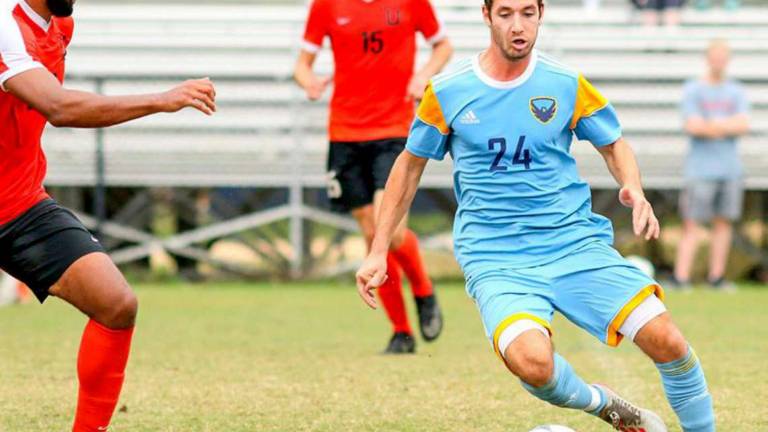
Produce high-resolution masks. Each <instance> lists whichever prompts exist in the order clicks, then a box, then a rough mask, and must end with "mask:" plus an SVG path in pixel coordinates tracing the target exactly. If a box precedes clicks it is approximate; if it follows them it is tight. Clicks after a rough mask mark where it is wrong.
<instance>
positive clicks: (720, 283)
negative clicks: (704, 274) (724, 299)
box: [707, 276, 738, 293]
mask: <svg viewBox="0 0 768 432" xmlns="http://www.w3.org/2000/svg"><path fill="white" fill-rule="evenodd" d="M707 282H709V286H710V287H712V289H714V290H715V291H720V292H725V293H735V292H736V291H738V288H736V284H734V283H733V282H731V281H729V280H726V279H725V277H723V276H721V277H719V278H717V279H714V280H713V279H710V280H708V281H707Z"/></svg>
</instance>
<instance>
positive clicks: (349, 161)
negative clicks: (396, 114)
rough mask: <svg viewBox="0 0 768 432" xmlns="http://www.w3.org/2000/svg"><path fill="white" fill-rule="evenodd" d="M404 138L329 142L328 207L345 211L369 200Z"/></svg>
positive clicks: (384, 179) (383, 181) (383, 182)
mask: <svg viewBox="0 0 768 432" xmlns="http://www.w3.org/2000/svg"><path fill="white" fill-rule="evenodd" d="M405 142H406V138H390V139H383V140H376V141H362V142H331V148H330V151H329V152H328V198H330V200H331V209H332V210H333V211H335V212H340V213H347V212H349V211H350V210H354V209H357V208H360V207H364V206H366V205H368V204H371V203H373V195H374V194H375V193H376V191H377V190H379V189H384V186H385V185H386V184H387V178H389V171H390V170H392V165H394V164H395V159H397V157H398V156H399V155H400V153H402V152H403V150H404V149H405Z"/></svg>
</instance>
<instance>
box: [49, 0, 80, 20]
mask: <svg viewBox="0 0 768 432" xmlns="http://www.w3.org/2000/svg"><path fill="white" fill-rule="evenodd" d="M45 5H46V6H48V10H49V11H51V15H53V16H55V17H60V18H65V17H68V16H72V12H73V9H74V5H75V0H45Z"/></svg>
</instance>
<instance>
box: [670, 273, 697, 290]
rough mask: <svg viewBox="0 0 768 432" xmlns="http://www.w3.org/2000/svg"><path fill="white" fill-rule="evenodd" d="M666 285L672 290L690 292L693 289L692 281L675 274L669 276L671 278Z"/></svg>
mask: <svg viewBox="0 0 768 432" xmlns="http://www.w3.org/2000/svg"><path fill="white" fill-rule="evenodd" d="M666 286H667V288H669V289H670V290H674V291H679V292H682V293H690V292H691V291H693V285H691V282H689V281H683V280H679V279H677V278H676V277H675V276H672V277H671V278H669V280H668V281H667V283H666Z"/></svg>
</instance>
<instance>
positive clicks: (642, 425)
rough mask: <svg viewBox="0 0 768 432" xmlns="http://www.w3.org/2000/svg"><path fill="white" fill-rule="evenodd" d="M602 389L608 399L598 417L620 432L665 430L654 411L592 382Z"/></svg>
mask: <svg viewBox="0 0 768 432" xmlns="http://www.w3.org/2000/svg"><path fill="white" fill-rule="evenodd" d="M594 386H595V387H597V388H599V389H600V390H602V392H603V394H604V395H605V397H606V398H608V401H607V402H606V404H605V408H603V409H602V410H600V412H599V413H598V415H597V416H598V417H599V418H601V419H603V420H605V421H606V422H608V423H609V424H610V425H611V426H613V428H614V429H616V430H617V431H622V432H667V426H666V425H665V424H664V420H662V419H661V417H659V416H658V415H657V414H656V413H654V412H652V411H648V410H646V409H643V408H640V407H637V406H635V405H633V404H632V403H630V402H629V401H627V400H626V399H624V398H622V397H621V396H619V395H617V394H616V393H615V392H614V391H613V390H611V389H609V388H608V387H605V386H603V385H599V384H594Z"/></svg>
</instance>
